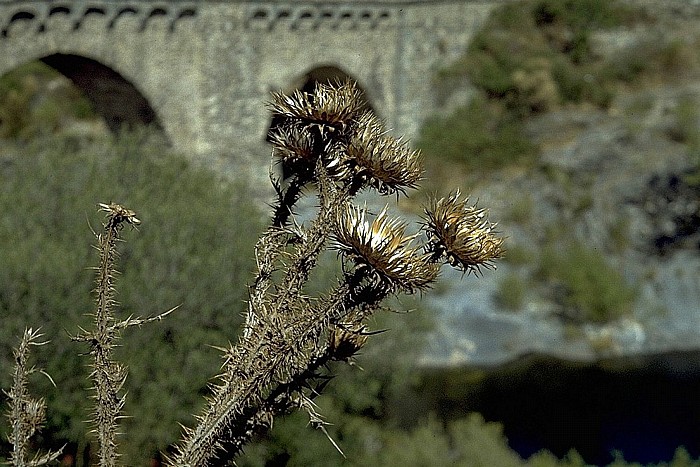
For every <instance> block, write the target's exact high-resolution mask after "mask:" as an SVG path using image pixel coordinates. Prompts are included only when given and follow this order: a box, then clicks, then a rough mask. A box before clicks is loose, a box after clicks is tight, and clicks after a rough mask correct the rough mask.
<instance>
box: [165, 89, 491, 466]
mask: <svg viewBox="0 0 700 467" xmlns="http://www.w3.org/2000/svg"><path fill="white" fill-rule="evenodd" d="M270 110H271V111H272V113H273V115H274V116H275V117H276V119H275V120H276V121H279V122H281V123H280V124H279V125H278V126H277V127H275V128H273V129H271V134H270V138H269V139H270V141H271V142H272V146H273V150H272V153H273V158H274V160H275V161H276V162H277V163H278V164H280V165H281V166H282V171H281V172H282V174H283V175H282V176H281V177H280V178H277V177H274V176H271V181H272V184H273V186H274V188H275V191H276V202H275V203H274V205H273V206H272V207H273V216H272V220H271V223H270V226H269V228H268V229H267V230H266V232H265V233H263V235H262V236H261V237H260V239H259V240H258V242H257V245H256V249H255V253H256V261H257V271H256V273H255V276H254V279H253V281H252V283H251V285H250V286H249V299H248V309H247V314H246V319H245V325H244V328H243V331H242V333H241V336H240V338H239V340H238V343H237V344H236V345H230V346H229V347H228V348H226V349H222V350H223V356H224V363H223V365H222V372H221V374H220V375H219V377H218V380H217V382H216V383H215V384H212V386H211V395H210V396H209V397H208V399H207V405H206V408H205V409H204V411H203V412H202V413H201V414H200V415H199V416H198V417H197V420H198V424H197V425H196V426H195V427H193V428H186V429H185V431H184V436H183V439H182V441H181V442H180V444H178V445H177V446H176V448H175V451H174V454H173V455H172V457H170V458H169V459H168V463H169V464H170V465H174V466H206V465H223V464H225V463H226V462H227V461H229V460H232V459H234V458H235V457H236V456H237V455H238V454H240V452H241V450H242V448H243V447H244V446H245V445H246V443H248V442H249V441H250V439H251V438H252V437H253V436H254V435H255V434H256V433H258V432H260V431H264V430H266V429H268V428H269V427H270V426H271V425H272V421H273V419H274V417H275V416H277V415H280V414H283V413H285V412H288V411H289V410H292V409H294V408H299V409H303V410H305V411H307V412H308V414H309V417H310V420H311V423H312V425H314V426H316V427H318V428H320V429H322V430H324V424H325V422H324V421H323V418H322V417H321V416H320V415H319V414H318V413H317V412H316V411H315V406H314V404H313V401H312V400H313V398H314V397H316V396H317V395H318V394H319V393H320V392H321V390H322V389H323V387H324V386H325V384H326V382H327V375H325V374H324V371H323V369H324V368H325V367H326V366H327V364H329V363H330V362H332V361H349V360H351V359H352V358H353V356H354V355H355V354H356V353H357V352H358V351H359V350H360V349H361V348H362V347H363V345H364V344H365V342H366V341H367V336H368V332H367V327H366V324H365V323H366V319H367V318H368V317H369V316H370V315H371V314H372V313H374V312H375V311H377V310H378V309H379V308H380V306H381V303H382V301H383V300H384V299H385V298H387V297H388V296H390V295H393V294H399V293H408V294H412V293H415V292H418V291H424V290H426V289H428V288H429V287H430V285H431V284H432V283H433V282H434V281H435V280H436V279H437V276H438V273H439V269H440V266H441V265H442V264H451V265H452V266H454V267H457V268H458V269H460V270H462V271H463V272H465V273H469V272H475V273H478V272H480V270H481V268H482V267H490V266H491V265H492V261H493V260H495V259H496V258H498V257H499V256H500V255H501V253H502V243H503V240H502V239H501V238H500V237H498V236H497V235H496V232H495V225H494V224H492V223H490V222H489V221H488V220H487V218H486V211H484V210H480V209H477V208H476V207H475V206H471V205H470V204H469V202H468V199H463V198H461V197H460V194H459V192H458V191H456V192H454V193H453V194H451V195H449V196H448V197H446V198H442V199H439V200H433V201H432V202H431V204H430V205H429V206H428V207H427V208H426V209H425V219H424V224H423V227H422V232H418V233H415V234H406V230H407V228H408V227H407V225H406V223H404V222H403V221H401V220H400V219H392V218H390V216H389V214H388V210H387V209H386V208H385V209H383V210H381V211H380V212H379V213H378V214H376V215H373V214H372V213H371V212H370V210H369V209H367V208H366V207H358V206H355V205H354V204H353V203H352V202H353V199H354V198H355V196H356V195H357V193H358V192H360V191H361V190H364V189H371V190H375V191H377V192H378V193H379V194H381V195H392V194H404V193H405V192H406V191H407V190H408V189H411V188H415V187H416V186H417V185H418V182H419V181H420V179H421V177H422V167H421V158H420V154H419V153H418V152H417V151H415V150H413V149H411V148H410V147H409V146H408V144H407V143H405V142H403V141H401V140H398V139H395V138H393V137H391V136H390V135H388V134H387V133H386V131H385V130H384V128H383V125H382V122H381V121H379V120H378V119H377V118H376V117H375V116H374V115H373V114H371V113H370V112H369V111H367V110H366V105H365V103H364V102H363V100H362V97H361V93H360V91H359V89H358V88H357V86H356V85H355V84H354V83H352V82H345V83H336V84H329V85H323V84H320V85H318V86H317V88H316V89H315V90H314V91H313V92H311V93H304V92H301V91H296V92H294V93H292V94H290V95H286V94H282V93H279V94H274V95H273V99H272V102H271V104H270ZM312 187H315V191H316V193H317V197H318V206H319V209H318V213H317V214H316V217H315V218H314V219H313V220H312V221H311V222H309V223H308V225H299V224H297V223H296V222H295V218H294V214H293V213H294V208H295V206H296V203H297V202H298V200H299V199H300V198H301V196H302V194H303V193H305V192H308V191H309V190H310V189H311V188H312ZM420 238H422V239H423V241H422V242H421V241H420ZM329 248H331V249H336V250H337V251H338V252H339V258H340V259H341V261H342V262H343V274H342V276H341V277H339V278H338V281H337V284H336V286H335V287H334V288H333V289H332V290H329V291H328V292H326V293H325V294H322V295H320V296H317V297H311V296H308V295H307V294H305V293H304V285H305V283H306V282H307V280H308V278H309V274H310V272H311V271H312V270H313V268H314V267H315V266H316V263H317V260H318V257H319V255H320V253H321V252H322V251H324V250H326V249H329ZM336 447H337V446H336Z"/></svg>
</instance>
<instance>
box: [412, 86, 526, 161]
mask: <svg viewBox="0 0 700 467" xmlns="http://www.w3.org/2000/svg"><path fill="white" fill-rule="evenodd" d="M417 146H418V147H419V148H421V150H422V151H423V153H424V154H425V156H426V158H427V159H437V160H448V161H452V162H456V163H459V164H463V165H465V166H466V167H468V168H469V169H472V170H475V171H482V170H493V169H497V168H501V167H503V166H506V165H509V164H516V163H525V162H527V161H530V160H531V159H532V158H533V157H534V155H535V148H534V145H533V144H532V143H531V142H530V141H529V140H528V139H527V137H526V136H525V134H524V132H523V128H522V124H521V122H519V121H518V120H516V119H512V118H509V117H508V116H507V115H503V113H501V112H499V111H498V109H497V108H496V109H494V108H493V107H492V105H491V104H490V103H489V102H488V101H487V100H485V99H482V98H478V97H477V98H475V99H473V100H472V102H471V103H470V104H469V105H468V106H466V107H462V108H459V109H457V110H456V111H455V112H454V113H453V114H452V115H450V116H449V117H444V118H443V117H434V118H432V119H430V120H428V121H427V122H426V123H425V125H424V126H423V128H422V130H421V135H420V139H419V140H418V142H417Z"/></svg>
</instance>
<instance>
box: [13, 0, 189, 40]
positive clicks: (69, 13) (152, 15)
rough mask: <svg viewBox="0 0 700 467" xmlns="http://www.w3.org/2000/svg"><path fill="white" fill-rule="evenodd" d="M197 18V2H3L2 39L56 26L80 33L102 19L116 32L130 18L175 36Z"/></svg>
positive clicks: (139, 23)
mask: <svg viewBox="0 0 700 467" xmlns="http://www.w3.org/2000/svg"><path fill="white" fill-rule="evenodd" d="M196 15H197V5H196V4H195V3H193V2H161V3H156V2H123V1H120V2H95V1H90V2H86V1H78V2H55V1H42V2H39V1H23V2H2V3H0V37H2V38H8V37H12V36H14V35H19V34H23V33H27V32H29V33H35V34H40V33H43V32H45V31H47V30H50V29H51V25H52V24H56V23H62V24H67V25H68V29H69V30H73V31H78V30H80V29H81V28H82V27H83V25H84V24H85V23H86V22H89V21H90V20H92V19H100V20H101V21H102V22H103V23H104V25H105V28H107V29H112V28H114V27H115V26H116V25H117V24H118V23H119V22H120V21H121V20H122V19H124V18H126V17H130V18H131V19H132V20H133V19H136V21H137V24H138V30H139V31H144V30H146V29H147V28H148V27H149V25H150V23H152V22H156V21H163V22H165V23H166V28H167V30H168V31H171V32H172V31H174V30H175V27H176V25H177V23H178V22H180V21H181V20H183V19H187V18H193V17H195V16H196Z"/></svg>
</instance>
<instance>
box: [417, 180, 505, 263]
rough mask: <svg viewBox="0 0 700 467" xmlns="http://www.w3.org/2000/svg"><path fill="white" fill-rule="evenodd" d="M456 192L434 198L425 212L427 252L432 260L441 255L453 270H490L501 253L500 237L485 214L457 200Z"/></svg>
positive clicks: (457, 192) (458, 194) (458, 196)
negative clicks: (482, 267) (444, 196)
mask: <svg viewBox="0 0 700 467" xmlns="http://www.w3.org/2000/svg"><path fill="white" fill-rule="evenodd" d="M459 198H460V193H459V190H458V191H456V192H455V193H453V194H451V195H450V196H448V197H447V198H441V199H439V200H435V199H433V200H432V202H431V204H430V207H429V208H428V209H426V210H425V214H426V224H425V228H426V230H427V231H428V234H429V236H430V241H429V243H428V246H427V249H428V251H430V252H431V253H432V254H433V258H439V257H442V256H443V255H444V256H445V258H446V260H447V261H448V262H449V263H450V264H451V265H452V266H454V267H456V268H458V269H461V270H462V271H464V272H472V271H474V272H477V273H478V272H479V270H480V267H481V266H484V267H486V268H489V267H491V266H492V261H493V260H495V259H496V258H499V257H500V256H501V255H502V254H503V238H501V237H498V236H497V235H496V232H495V227H496V225H495V224H492V223H490V222H489V221H488V220H487V218H486V217H487V211H486V210H484V209H478V208H477V207H476V206H475V205H473V206H472V205H469V198H468V197H466V198H464V200H461V201H460V199H459Z"/></svg>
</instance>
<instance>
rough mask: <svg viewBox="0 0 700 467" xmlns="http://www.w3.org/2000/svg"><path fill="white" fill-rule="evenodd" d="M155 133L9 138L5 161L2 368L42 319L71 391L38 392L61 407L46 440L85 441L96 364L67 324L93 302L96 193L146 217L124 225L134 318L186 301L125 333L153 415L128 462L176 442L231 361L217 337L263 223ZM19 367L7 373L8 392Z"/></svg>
mask: <svg viewBox="0 0 700 467" xmlns="http://www.w3.org/2000/svg"><path fill="white" fill-rule="evenodd" d="M146 137H147V135H146V134H140V133H139V134H129V135H126V134H125V135H123V136H122V137H121V138H119V139H117V140H114V141H111V140H104V141H98V142H95V143H91V144H87V145H82V144H80V143H79V142H78V141H76V140H75V139H73V138H62V137H54V138H51V139H39V140H37V141H35V142H33V143H31V144H28V145H16V146H11V145H9V144H8V145H6V148H5V155H4V156H3V159H2V164H1V165H0V179H2V180H3V183H2V184H0V211H2V213H3V215H2V219H1V220H0V257H2V258H3V260H2V267H0V316H2V317H3V326H2V327H1V328H0V361H2V363H1V364H0V366H1V367H3V368H9V367H10V365H11V360H10V359H11V351H10V347H11V346H12V345H13V344H14V342H16V340H15V339H16V337H17V336H19V335H21V334H22V330H23V329H24V327H25V326H27V325H30V326H34V327H38V326H41V327H42V332H43V333H44V335H45V338H47V339H50V340H51V349H52V352H51V353H50V354H42V353H38V356H39V357H40V358H41V359H42V360H41V361H40V366H42V367H45V368H46V370H47V371H48V373H49V374H51V375H52V376H53V377H54V379H55V380H56V384H57V385H58V387H59V388H60V390H55V389H52V388H51V387H48V385H44V386H43V387H41V388H40V389H39V392H40V393H41V394H43V395H46V396H47V399H48V404H49V407H50V410H49V411H48V416H49V420H48V422H49V423H48V428H47V430H46V431H45V435H46V436H49V438H50V439H56V440H57V441H56V442H58V440H60V439H68V440H72V441H73V442H74V443H84V441H83V438H82V436H83V433H84V432H85V426H84V424H83V422H82V420H84V419H85V418H86V417H87V409H86V401H85V392H84V386H85V376H86V375H85V371H84V363H85V362H84V360H83V359H81V358H80V357H79V355H78V354H79V352H80V346H78V345H77V344H74V343H70V342H69V340H68V338H67V334H66V330H71V331H74V330H75V329H77V326H78V325H79V323H84V322H85V320H86V318H85V316H84V315H85V314H86V313H90V312H91V310H92V309H93V303H92V298H91V293H90V292H91V289H92V288H93V280H94V279H93V277H94V276H93V272H92V271H91V269H90V268H91V267H92V266H94V265H95V263H96V256H95V254H94V251H93V250H92V248H90V245H91V244H93V243H94V237H93V236H92V235H91V232H90V229H89V227H88V223H90V224H91V225H93V226H97V225H99V222H101V219H100V218H99V217H96V216H95V215H94V214H93V213H94V212H95V207H96V203H97V202H98V201H103V200H107V201H109V200H123V202H124V203H125V204H126V205H128V206H132V207H133V208H134V209H137V210H138V213H139V217H140V218H141V219H142V220H144V224H143V225H142V226H141V227H140V228H139V229H140V232H138V234H137V235H134V234H129V233H128V232H127V233H126V235H127V236H128V237H135V238H134V239H133V240H132V241H129V242H128V243H126V244H125V245H124V248H123V249H122V250H123V252H122V258H121V261H120V263H121V266H120V269H121V270H123V271H124V272H123V274H122V275H121V276H120V277H119V280H118V286H119V290H120V293H119V296H118V300H119V301H120V303H121V310H122V313H123V314H124V316H128V315H130V314H134V315H150V314H157V313H159V312H162V311H165V310H166V309H168V308H170V307H172V306H175V305H178V304H181V305H182V306H181V307H180V310H178V311H177V312H175V313H173V314H172V315H170V316H169V317H168V319H167V320H166V321H164V322H163V323H160V324H156V325H152V327H150V328H149V332H139V331H135V332H131V333H128V335H127V336H125V339H124V346H123V347H122V348H121V349H120V351H118V353H119V358H120V359H122V360H123V361H125V362H126V363H127V364H128V365H129V367H130V376H129V380H128V382H127V386H128V388H129V389H130V391H129V398H128V399H127V407H126V413H127V414H140V415H141V414H142V415H143V416H140V417H139V419H138V423H134V422H133V420H132V419H127V420H125V422H124V425H125V427H126V428H127V430H126V432H127V435H126V442H125V443H124V445H125V446H128V447H129V448H130V449H131V451H129V452H126V453H125V454H126V455H127V460H129V461H130V464H131V465H135V464H137V463H139V462H143V456H148V455H150V454H154V453H155V452H157V450H159V449H163V448H165V446H167V445H168V444H169V443H171V442H172V441H173V440H174V439H176V437H177V436H178V434H179V433H178V426H177V422H178V421H179V422H182V423H184V422H187V421H189V420H191V415H190V414H191V413H192V412H193V410H194V406H195V404H196V402H198V401H199V398H200V396H198V394H197V392H198V391H200V392H201V391H205V385H206V383H207V380H208V378H209V377H211V375H212V374H215V373H216V370H217V368H218V366H219V363H220V361H219V356H218V354H217V352H215V351H213V350H207V349H208V347H206V344H209V345H225V344H226V342H227V340H228V339H229V338H230V336H231V335H232V334H233V332H232V331H231V330H232V329H233V328H235V327H237V326H238V324H239V323H240V321H241V318H240V312H241V311H242V310H243V308H244V305H243V299H244V292H245V282H246V280H247V279H248V277H249V273H250V270H251V269H252V248H253V245H254V242H255V239H256V234H257V233H258V231H259V230H260V229H261V225H262V223H261V220H262V218H261V217H262V216H261V213H260V212H259V211H258V209H257V208H256V206H255V205H254V204H253V203H252V202H251V201H250V200H249V199H248V198H247V196H246V189H245V187H244V186H238V185H231V184H230V182H226V181H224V180H222V179H220V178H219V177H217V176H216V175H214V174H213V173H211V172H209V171H207V170H204V169H201V168H197V167H194V166H193V165H192V164H190V163H188V162H187V160H186V159H184V158H183V157H182V156H180V155H177V154H174V153H172V152H169V151H167V150H165V149H164V148H163V147H161V146H158V145H156V144H155V143H149V142H147V141H146V139H147V138H146ZM8 376H9V375H8V374H7V372H6V371H3V372H0V383H1V384H2V386H3V387H8V383H9V381H8ZM37 382H38V383H40V384H43V381H41V380H37ZM4 428H5V427H4V424H3V428H2V429H3V430H4ZM3 439H5V438H4V437H3ZM136 459H140V460H139V461H138V462H137V461H136Z"/></svg>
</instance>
